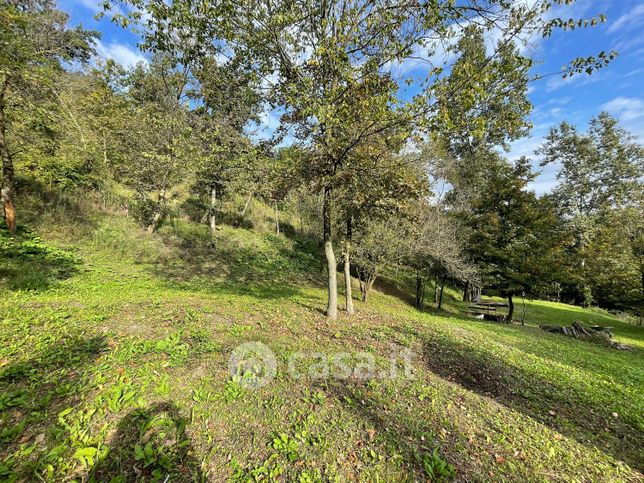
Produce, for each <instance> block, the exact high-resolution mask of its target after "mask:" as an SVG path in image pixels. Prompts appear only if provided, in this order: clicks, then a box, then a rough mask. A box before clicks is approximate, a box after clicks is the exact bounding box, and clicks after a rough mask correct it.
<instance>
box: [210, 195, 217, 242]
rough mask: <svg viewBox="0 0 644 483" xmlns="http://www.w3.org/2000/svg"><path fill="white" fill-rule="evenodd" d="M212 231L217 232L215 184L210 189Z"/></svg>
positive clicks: (212, 232)
mask: <svg viewBox="0 0 644 483" xmlns="http://www.w3.org/2000/svg"><path fill="white" fill-rule="evenodd" d="M209 221H210V233H211V234H212V235H214V234H215V233H216V232H217V187H216V186H213V187H212V190H211V191H210V220H209Z"/></svg>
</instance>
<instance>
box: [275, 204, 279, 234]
mask: <svg viewBox="0 0 644 483" xmlns="http://www.w3.org/2000/svg"><path fill="white" fill-rule="evenodd" d="M275 233H277V234H278V235H279V234H280V210H279V208H278V207H277V202H275Z"/></svg>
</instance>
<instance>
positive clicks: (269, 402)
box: [0, 218, 644, 482]
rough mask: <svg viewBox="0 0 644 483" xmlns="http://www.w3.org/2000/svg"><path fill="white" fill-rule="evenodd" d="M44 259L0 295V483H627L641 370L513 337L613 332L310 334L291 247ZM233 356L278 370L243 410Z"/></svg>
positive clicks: (410, 326) (389, 308) (430, 317)
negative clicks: (340, 361) (366, 363)
mask: <svg viewBox="0 0 644 483" xmlns="http://www.w3.org/2000/svg"><path fill="white" fill-rule="evenodd" d="M186 230H187V231H188V234H186ZM190 230H194V231H190ZM206 233H207V232H206ZM56 240H57V243H59V244H60V245H58V244H50V243H44V242H43V243H44V245H45V246H44V247H43V249H44V250H46V251H48V250H63V251H65V252H67V250H65V249H62V248H60V246H62V245H64V244H65V242H67V243H70V242H71V241H73V243H74V246H75V247H76V248H77V251H76V252H74V256H75V260H78V263H79V264H80V265H79V267H82V270H80V269H79V270H78V271H76V272H72V273H70V274H68V276H67V277H66V278H64V277H63V278H56V281H55V283H52V284H50V285H49V286H48V289H47V290H46V291H23V290H12V291H9V290H7V291H4V292H2V294H0V480H5V479H12V478H13V479H19V480H25V481H31V480H38V479H44V480H47V479H50V480H56V481H57V480H62V479H77V480H80V479H83V478H93V479H94V481H109V480H110V479H112V478H116V479H115V480H114V481H143V480H145V481H154V480H157V481H164V480H166V479H168V481H198V480H209V481H222V480H232V481H249V480H250V481H303V482H304V481H329V480H331V481H334V480H338V481H422V480H427V479H432V478H433V479H435V480H440V479H441V478H443V479H450V478H456V479H457V480H462V481H490V480H494V481H499V480H512V481H544V480H548V481H571V480H578V481H626V480H638V479H641V478H642V475H641V473H640V472H638V471H637V469H636V468H638V467H639V463H640V462H641V461H642V455H641V448H642V447H644V438H643V436H642V435H643V433H642V430H643V419H642V414H641V408H642V407H643V405H644V395H643V394H642V391H641V388H642V385H643V384H644V363H643V358H642V351H641V349H639V348H637V349H636V350H634V351H630V352H621V351H615V350H612V349H609V348H605V347H601V346H595V345H593V344H587V343H583V342H580V341H577V340H572V339H568V338H566V337H558V336H557V335H554V334H547V333H545V332H542V331H540V330H538V329H536V328H534V327H533V325H534V324H536V323H539V322H541V320H540V317H542V316H547V317H553V318H554V317H557V316H559V317H560V318H561V319H562V320H563V319H564V318H566V317H570V316H575V317H576V316H577V315H579V316H580V318H582V320H585V319H584V317H588V318H591V317H592V318H594V319H596V318H599V317H601V318H602V321H603V323H605V324H606V325H612V326H614V327H615V332H616V334H617V336H618V338H620V340H622V339H627V340H629V341H635V343H636V345H637V344H640V343H641V341H642V340H644V337H643V335H644V334H642V331H641V329H638V328H633V327H631V326H627V325H626V324H623V323H622V322H620V321H619V320H617V319H611V318H609V317H606V316H605V315H603V314H595V313H592V312H587V311H581V312H580V311H577V310H576V309H574V308H567V307H565V306H549V305H545V304H544V305H543V307H542V306H540V305H539V304H538V303H536V302H535V303H534V307H535V309H537V310H536V311H535V314H536V315H535V318H531V319H529V321H528V322H529V324H531V325H532V326H531V327H520V326H507V325H504V324H491V323H484V322H481V321H477V320H472V319H465V318H463V317H449V314H446V313H444V314H442V315H437V314H431V313H420V312H418V311H416V310H414V309H413V308H412V307H410V306H409V304H408V303H406V302H404V301H401V300H400V299H399V298H398V297H395V296H392V295H385V294H382V293H378V292H376V293H374V295H373V297H372V299H371V300H370V302H369V305H364V304H362V303H360V302H358V301H356V307H357V310H358V313H357V315H356V316H355V317H353V318H345V317H344V316H343V315H341V317H340V319H339V320H338V321H336V322H326V321H325V320H324V317H323V314H322V313H321V310H320V309H321V308H323V307H324V291H323V289H321V288H320V286H319V284H318V283H319V281H320V280H311V278H312V275H311V274H313V276H315V274H319V273H320V272H319V263H318V260H317V258H316V257H315V256H314V255H313V254H312V253H311V250H309V248H302V246H298V245H297V244H298V243H300V242H299V241H298V240H296V239H289V238H286V237H282V236H279V237H278V236H275V235H259V234H256V233H254V232H251V231H248V230H244V229H229V228H225V229H224V230H222V232H221V233H220V235H219V236H218V238H217V240H216V241H215V245H214V246H212V245H209V244H210V243H211V240H210V238H209V237H208V236H204V234H203V233H202V231H201V227H191V226H188V227H179V228H173V229H172V230H170V231H168V232H165V233H162V234H161V235H159V236H149V235H147V234H145V233H143V232H142V231H140V230H137V229H136V228H135V227H134V226H133V225H131V224H130V222H129V221H127V220H124V219H120V218H114V219H104V220H99V221H98V222H97V226H96V229H95V230H94V231H93V232H92V234H91V236H89V237H83V238H78V239H76V240H66V239H64V238H57V239H56ZM56 247H58V248H56ZM11 277H14V276H13V275H12V276H11ZM228 281H230V283H229V282H228ZM394 288H396V287H394ZM396 290H398V289H397V288H396ZM448 308H450V307H449V305H448ZM539 310H541V312H539ZM569 312H570V313H573V314H574V315H570V313H569ZM247 341H259V342H262V343H264V344H266V345H267V346H268V347H269V348H270V349H271V350H272V351H273V353H274V354H275V358H276V364H277V369H278V370H277V376H276V378H275V379H274V380H273V381H272V382H271V383H270V384H268V385H266V386H264V387H261V388H259V389H254V390H253V389H248V388H245V387H244V386H243V385H242V384H241V383H240V381H239V380H238V379H235V378H233V377H231V374H230V373H229V370H228V362H229V356H230V354H231V352H232V350H233V349H234V348H235V347H236V346H237V345H239V344H240V343H242V342H247ZM403 349H408V350H409V351H410V354H411V359H410V360H411V362H410V368H411V369H410V370H411V372H410V374H411V375H412V376H413V377H406V376H405V373H404V371H403V370H402V362H401V360H400V359H399V358H398V356H397V355H396V354H398V352H399V351H402V350H403ZM294 352H299V353H300V354H301V355H302V357H303V358H304V360H303V362H302V364H304V367H308V368H311V367H315V364H319V363H320V361H322V362H324V361H326V362H327V363H329V364H330V365H331V367H333V365H332V361H333V360H335V359H334V357H335V355H337V354H339V353H347V354H348V355H349V360H351V361H353V362H352V364H354V366H355V364H356V361H358V360H360V357H365V354H366V355H368V356H370V357H372V358H373V361H374V364H375V366H376V368H377V371H376V372H375V373H373V374H371V375H370V376H369V377H358V376H357V373H355V372H353V373H351V374H349V376H348V377H347V378H340V377H339V376H338V373H337V371H336V372H334V371H333V370H330V373H329V378H322V379H320V378H313V377H304V378H298V377H294V376H293V374H292V373H290V374H289V371H288V367H289V366H288V363H289V360H290V358H291V357H292V355H293V353H294ZM320 352H322V353H323V354H325V356H324V358H322V359H315V357H313V354H316V353H317V354H318V355H319V353H320ZM392 354H394V360H395V363H394V367H396V368H397V371H396V375H395V377H392V376H391V375H390V374H391V372H390V369H391V367H392V359H391V355H392ZM307 357H308V359H307ZM329 361H331V362H329ZM354 366H351V367H352V368H354V369H355V367H354ZM356 367H357V366H356ZM551 411H552V412H554V414H551ZM613 413H616V414H617V417H615V416H613ZM119 478H120V480H119Z"/></svg>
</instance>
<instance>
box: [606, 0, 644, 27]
mask: <svg viewBox="0 0 644 483" xmlns="http://www.w3.org/2000/svg"><path fill="white" fill-rule="evenodd" d="M642 23H644V4H640V5H638V6H637V7H635V8H634V9H633V10H631V11H630V12H628V13H625V14H624V15H622V16H621V17H619V18H618V19H617V20H615V22H613V23H612V24H611V25H610V27H608V30H607V32H608V33H609V34H612V33H614V32H618V31H621V32H623V31H625V30H631V29H633V28H635V27H637V26H639V25H641V24H642Z"/></svg>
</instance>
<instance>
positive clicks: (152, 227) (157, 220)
mask: <svg viewBox="0 0 644 483" xmlns="http://www.w3.org/2000/svg"><path fill="white" fill-rule="evenodd" d="M164 207H165V188H164V189H163V190H162V191H161V192H160V193H159V200H158V202H157V212H156V213H155V214H154V217H153V218H152V223H150V224H149V225H148V233H154V232H155V231H157V230H158V229H159V226H160V225H161V220H162V218H163V210H164Z"/></svg>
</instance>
